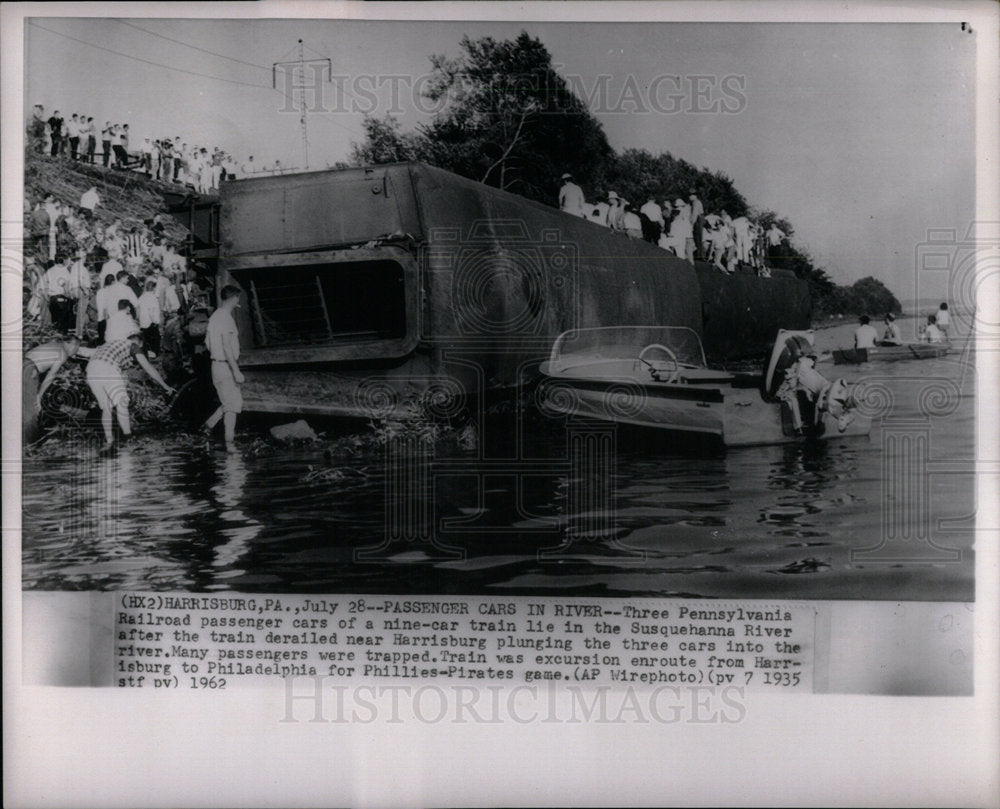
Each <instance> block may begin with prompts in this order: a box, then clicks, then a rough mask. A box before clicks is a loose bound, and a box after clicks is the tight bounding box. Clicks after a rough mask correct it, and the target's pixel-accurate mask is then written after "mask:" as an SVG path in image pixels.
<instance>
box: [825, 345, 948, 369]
mask: <svg viewBox="0 0 1000 809" xmlns="http://www.w3.org/2000/svg"><path fill="white" fill-rule="evenodd" d="M950 350H951V346H950V345H949V344H948V343H904V344H903V345H898V346H893V345H880V346H876V347H875V348H843V349H838V350H836V351H834V352H833V364H834V365H857V364H858V363H862V362H899V361H900V360H927V359H934V358H936V357H943V356H944V355H945V354H947V353H948V352H949V351H950Z"/></svg>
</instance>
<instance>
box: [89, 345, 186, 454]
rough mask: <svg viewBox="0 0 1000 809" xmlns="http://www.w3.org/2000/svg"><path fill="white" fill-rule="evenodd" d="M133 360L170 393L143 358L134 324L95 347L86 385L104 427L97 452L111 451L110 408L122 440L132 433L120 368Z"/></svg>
mask: <svg viewBox="0 0 1000 809" xmlns="http://www.w3.org/2000/svg"><path fill="white" fill-rule="evenodd" d="M133 359H134V360H135V361H136V362H138V363H139V366H140V367H141V368H142V370H144V371H145V372H146V373H147V374H148V375H149V378H150V379H152V380H153V381H154V382H155V383H156V384H157V385H159V386H160V387H161V388H163V389H164V390H165V391H166V392H167V393H173V392H174V389H173V388H172V387H170V385H168V384H167V383H166V382H164V381H163V378H162V377H161V376H160V374H159V372H158V371H157V370H156V369H155V368H154V367H153V366H152V365H151V364H150V362H149V360H148V359H146V355H145V354H144V353H143V350H142V337H141V336H140V334H139V327H138V326H136V327H134V328H133V329H132V330H131V331H130V333H129V335H128V336H127V337H126V338H125V339H124V340H116V341H114V342H111V343H105V344H104V345H102V346H98V348H96V349H95V350H94V354H93V356H91V358H90V362H89V363H87V384H88V385H90V390H91V392H92V393H93V394H94V398H95V399H97V404H98V405H100V407H101V426H102V427H103V428H104V442H105V443H104V447H103V449H101V451H100V454H101V455H110V454H111V453H112V452H113V451H114V447H115V434H114V423H113V421H112V411H114V414H115V415H117V416H118V426H119V427H121V429H122V434H123V435H124V436H125V439H126V440H127V439H128V438H130V437H131V435H132V422H131V421H130V419H129V413H128V404H129V402H128V388H127V387H126V386H125V377H124V375H123V371H125V369H127V368H128V367H129V366H130V365H131V364H132V360H133Z"/></svg>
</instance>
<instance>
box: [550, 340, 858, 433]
mask: <svg viewBox="0 0 1000 809" xmlns="http://www.w3.org/2000/svg"><path fill="white" fill-rule="evenodd" d="M809 334H810V333H807V332H786V331H780V332H779V333H778V340H777V342H776V343H775V345H774V348H773V350H772V353H771V358H770V361H769V362H768V364H767V365H766V366H765V368H766V373H764V374H748V373H731V372H728V371H718V370H713V369H711V368H708V367H707V364H706V362H705V355H704V351H703V350H702V346H701V341H700V340H699V338H698V335H697V334H696V333H695V332H694V331H692V330H691V329H688V328H684V327H675V326H620V327H619V326H616V327H605V328H593V329H574V330H571V331H567V332H564V333H563V334H561V335H559V337H558V338H557V339H556V341H555V344H554V345H553V347H552V353H551V356H550V358H549V360H548V362H544V363H542V365H541V368H540V370H541V373H542V376H543V380H542V383H541V387H540V390H539V399H538V401H539V404H540V406H541V408H542V410H543V411H544V412H546V413H548V414H550V415H561V416H569V417H582V418H589V419H598V420H601V421H610V422H616V423H621V424H631V425H636V426H639V427H650V428H656V429H660V430H666V431H670V432H677V433H688V434H694V435H702V436H705V437H706V438H708V437H713V436H714V437H715V438H717V439H719V440H721V441H722V443H723V444H724V445H725V446H727V447H740V446H754V445H766V444H784V443H793V442H798V441H803V440H807V439H816V440H819V439H826V438H838V437H843V436H856V435H868V433H869V432H870V430H871V419H869V418H867V417H864V416H862V415H861V414H860V413H857V412H856V411H849V413H848V414H847V415H845V414H844V413H841V414H840V417H839V418H838V417H837V416H835V415H834V414H832V413H830V412H828V411H826V410H825V409H824V408H823V407H820V411H819V414H818V415H817V413H816V407H815V405H814V404H813V403H812V402H810V401H807V399H806V397H804V396H801V395H800V397H799V399H798V402H799V411H800V415H801V423H802V425H804V426H802V427H799V428H796V426H795V424H796V422H795V417H794V416H793V413H792V408H791V407H790V406H789V403H788V402H787V401H783V400H781V399H779V398H778V397H779V396H780V395H781V392H780V390H779V389H781V388H782V383H784V382H785V378H786V372H787V371H789V370H790V369H792V368H793V366H795V364H796V363H797V361H798V360H799V358H801V357H802V356H804V355H806V354H812V347H811V341H810V340H809V339H808V337H807V335H809ZM786 395H787V394H786ZM820 398H822V397H820Z"/></svg>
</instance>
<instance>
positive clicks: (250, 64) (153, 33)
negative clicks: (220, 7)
mask: <svg viewBox="0 0 1000 809" xmlns="http://www.w3.org/2000/svg"><path fill="white" fill-rule="evenodd" d="M112 19H113V20H114V21H115V22H117V23H120V24H121V25H127V26H128V27H129V28H134V29H135V30H136V31H142V32H143V33H144V34H149V35H150V36H154V37H159V38H160V39H165V40H167V42H175V43H177V44H178V45H183V46H184V47H185V48H192V49H193V50H196V51H201V52H202V53H207V54H210V55H211V56H218V57H219V58H220V59H228V60H229V61H230V62H236V63H237V64H241V65H247V66H248V67H255V68H257V69H258V70H265V71H267V72H268V73H270V72H271V68H269V67H265V66H264V65H258V64H255V63H254V62H245V61H243V60H242V59H237V58H235V57H233V56H226V55H225V54H224V53H216V52H215V51H210V50H207V49H206V48H199V47H198V46H197V45H192V44H191V43H190V42H184V41H182V40H180V39H173V38H172V37H168V36H166V35H165V34H158V33H156V31H150V30H148V29H146V28H142V27H140V26H138V25H134V24H132V23H130V22H125V20H122V19H119V18H118V17H112Z"/></svg>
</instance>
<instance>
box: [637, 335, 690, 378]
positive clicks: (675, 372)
mask: <svg viewBox="0 0 1000 809" xmlns="http://www.w3.org/2000/svg"><path fill="white" fill-rule="evenodd" d="M651 351H660V352H662V353H664V354H666V355H667V360H668V361H669V362H672V363H673V364H674V367H673V368H672V369H670V376H669V377H668V378H667V379H666V380H663V379H660V377H659V376H658V374H659V373H660V371H661V370H665V369H660V368H657V367H656V366H654V365H653V363H651V362H650V361H649V360H647V359H646V355H647V354H649V353H650V352H651ZM639 362H644V363H645V364H646V365H648V366H649V374H650V376H652V377H653V379H655V380H656V381H657V382H663V381H666V382H668V383H673V382H676V381H677V377H678V376H680V373H681V364H680V363H679V362H678V361H677V355H676V354H674V352H673V351H671V350H670V349H669V348H667V347H666V346H665V345H662V344H661V343H650V344H649V345H648V346H646V347H645V348H644V349H643V350H642V351H640V352H639Z"/></svg>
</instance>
